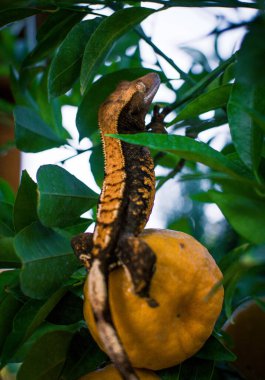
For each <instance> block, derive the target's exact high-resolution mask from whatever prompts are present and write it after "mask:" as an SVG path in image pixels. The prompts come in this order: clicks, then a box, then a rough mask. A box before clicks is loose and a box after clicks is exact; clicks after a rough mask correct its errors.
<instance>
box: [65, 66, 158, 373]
mask: <svg viewBox="0 0 265 380" xmlns="http://www.w3.org/2000/svg"><path fill="white" fill-rule="evenodd" d="M159 85H160V78H159V76H158V75H157V74H156V73H149V74H147V75H145V76H143V77H141V78H138V79H136V80H134V81H131V82H127V81H123V82H121V83H120V84H119V85H118V86H117V88H116V90H115V91H114V92H113V93H112V94H111V95H110V96H109V97H108V98H107V99H106V101H105V102H104V103H103V104H102V105H101V106H100V108H99V113H98V120H99V129H100V134H101V139H102V144H103V155H104V182H103V186H102V190H101V194H100V198H99V202H98V208H97V216H96V225H95V229H94V232H93V234H89V233H83V234H80V235H78V236H77V237H75V238H73V239H72V247H73V249H74V251H75V254H76V255H77V256H78V257H79V259H80V260H81V261H82V263H83V264H84V266H85V267H86V269H87V271H88V273H89V274H88V276H89V277H88V284H89V298H90V302H91V305H92V310H93V313H94V317H95V321H96V324H97V329H98V332H99V336H100V338H101V341H102V343H103V345H104V347H105V350H106V352H107V354H108V355H109V357H110V359H111V360H112V361H113V363H114V365H115V366H116V368H117V369H118V370H119V372H120V374H121V376H122V378H123V379H125V380H137V379H138V376H137V375H136V373H135V371H134V369H133V368H132V365H131V363H130V360H129V358H128V356H127V354H126V352H125V350H124V348H123V346H122V342H121V341H120V338H119V336H118V334H117V332H116V330H115V326H114V324H113V322H112V318H111V312H110V308H109V303H108V273H109V271H110V270H111V269H112V268H113V267H115V266H116V265H122V266H123V267H124V268H125V270H126V272H127V273H128V274H129V276H130V278H131V280H132V284H133V289H134V292H135V293H136V294H137V295H138V296H140V297H144V298H145V299H146V301H147V302H148V303H149V305H150V307H155V306H157V303H156V301H155V300H153V299H152V298H151V296H150V294H149V290H150V283H151V279H152V276H153V273H154V271H155V262H156V257H155V254H154V253H153V251H152V250H151V248H149V246H148V245H147V244H146V243H145V242H144V241H143V240H142V239H141V238H139V234H140V233H141V232H142V231H143V229H144V227H145V225H146V223H147V221H148V219H149V216H150V213H151V210H152V207H153V203H154V195H155V174H154V163H153V160H152V157H151V154H150V151H149V149H148V148H147V147H143V146H138V145H133V144H129V143H126V142H122V141H121V140H119V139H115V138H112V137H111V136H107V135H108V134H131V133H140V132H146V131H147V129H148V130H151V131H152V123H151V125H149V126H148V128H147V127H146V125H145V117H146V114H147V112H148V109H149V107H150V105H151V102H152V100H153V98H154V96H155V94H156V92H157V90H158V88H159ZM159 132H161V128H159Z"/></svg>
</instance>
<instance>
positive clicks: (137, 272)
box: [119, 236, 158, 307]
mask: <svg viewBox="0 0 265 380" xmlns="http://www.w3.org/2000/svg"><path fill="white" fill-rule="evenodd" d="M119 259H120V261H121V263H122V264H123V265H124V266H125V267H126V268H127V270H128V271H129V273H130V276H131V279H132V283H133V286H134V291H135V293H136V294H137V295H138V296H140V297H143V298H145V299H146V301H147V303H148V305H149V306H150V307H156V306H158V303H157V302H156V300H154V299H153V298H151V297H150V294H149V291H150V285H151V280H152V277H153V274H154V271H155V263H156V255H155V254H154V252H153V251H152V249H151V248H150V247H149V246H148V245H147V244H146V242H145V241H144V240H142V239H140V238H138V237H134V236H125V237H123V238H122V239H121V240H120V242H119Z"/></svg>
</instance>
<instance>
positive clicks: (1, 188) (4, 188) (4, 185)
mask: <svg viewBox="0 0 265 380" xmlns="http://www.w3.org/2000/svg"><path fill="white" fill-rule="evenodd" d="M14 200H15V195H14V191H13V189H12V187H11V186H10V185H9V183H8V182H7V181H5V180H4V179H3V178H0V201H4V202H8V203H14Z"/></svg>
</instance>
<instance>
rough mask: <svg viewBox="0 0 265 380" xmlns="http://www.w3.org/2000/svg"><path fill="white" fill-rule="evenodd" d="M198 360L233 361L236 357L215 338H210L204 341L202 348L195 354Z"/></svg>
mask: <svg viewBox="0 0 265 380" xmlns="http://www.w3.org/2000/svg"><path fill="white" fill-rule="evenodd" d="M196 356H197V357H198V358H201V359H207V360H215V361H234V360H236V355H235V354H233V352H231V351H230V350H229V349H228V348H226V347H225V346H224V345H223V343H221V342H220V341H219V340H218V339H217V338H216V337H214V336H213V335H211V337H210V338H209V339H208V340H207V341H206V343H205V344H204V346H203V347H202V348H201V349H200V351H199V352H198V353H197V354H196Z"/></svg>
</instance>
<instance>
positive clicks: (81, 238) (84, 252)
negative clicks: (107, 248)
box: [71, 232, 93, 271]
mask: <svg viewBox="0 0 265 380" xmlns="http://www.w3.org/2000/svg"><path fill="white" fill-rule="evenodd" d="M92 237H93V234H92V233H89V232H85V233H82V234H79V235H77V236H74V237H73V238H72V240H71V245H72V248H73V250H74V253H75V255H76V256H77V257H78V259H79V260H80V261H81V263H82V264H83V265H84V266H85V268H86V269H87V270H88V271H89V269H90V268H91V264H92V256H91V254H90V252H91V250H92V246H93V241H92Z"/></svg>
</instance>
